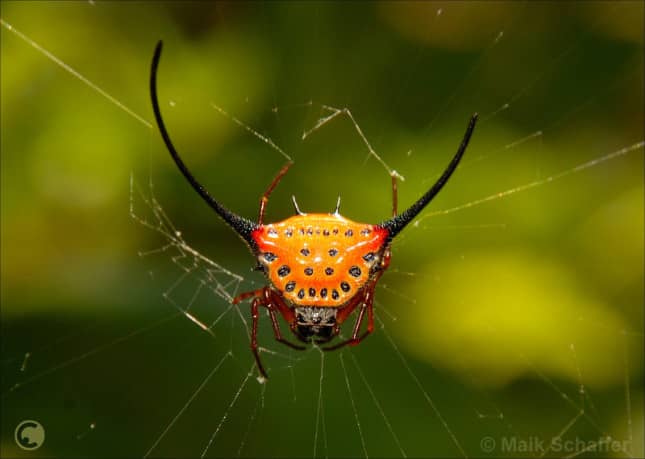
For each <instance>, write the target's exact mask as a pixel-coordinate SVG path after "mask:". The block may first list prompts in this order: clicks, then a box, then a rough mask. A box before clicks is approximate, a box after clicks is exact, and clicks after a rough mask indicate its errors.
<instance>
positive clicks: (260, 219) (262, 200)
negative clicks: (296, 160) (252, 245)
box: [258, 161, 293, 225]
mask: <svg viewBox="0 0 645 459" xmlns="http://www.w3.org/2000/svg"><path fill="white" fill-rule="evenodd" d="M291 166H293V161H289V162H288V163H287V164H285V165H284V166H282V169H280V170H279V171H278V173H277V174H276V176H275V177H274V178H273V181H272V182H271V184H270V185H269V188H267V190H266V191H265V192H264V194H263V195H262V197H261V198H260V212H259V214H258V225H262V223H263V222H264V209H265V207H266V205H267V203H268V202H269V196H271V193H273V190H274V189H275V187H276V186H278V183H280V180H282V177H284V176H285V175H286V173H287V171H288V170H289V168H290V167H291Z"/></svg>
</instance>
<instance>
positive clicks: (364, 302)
mask: <svg viewBox="0 0 645 459" xmlns="http://www.w3.org/2000/svg"><path fill="white" fill-rule="evenodd" d="M375 286H376V282H373V283H372V285H370V286H369V287H368V289H367V291H366V292H365V295H364V296H363V297H362V298H361V299H360V301H359V302H357V303H356V304H361V310H360V311H359V312H358V317H357V318H356V323H355V324H354V330H353V331H352V337H351V338H349V339H347V340H345V341H342V342H340V343H338V344H335V345H333V346H327V347H323V348H322V349H323V351H334V350H336V349H340V348H341V347H344V346H347V345H349V346H356V345H357V344H358V343H360V342H361V341H363V339H365V338H366V337H367V336H368V335H369V334H370V333H372V332H373V331H374V288H375ZM355 306H356V305H354V307H355ZM354 307H352V310H353V309H354ZM350 312H351V311H350ZM366 312H367V330H365V331H364V332H363V334H362V335H360V336H359V332H360V330H361V325H362V324H363V320H364V318H365V313H366Z"/></svg>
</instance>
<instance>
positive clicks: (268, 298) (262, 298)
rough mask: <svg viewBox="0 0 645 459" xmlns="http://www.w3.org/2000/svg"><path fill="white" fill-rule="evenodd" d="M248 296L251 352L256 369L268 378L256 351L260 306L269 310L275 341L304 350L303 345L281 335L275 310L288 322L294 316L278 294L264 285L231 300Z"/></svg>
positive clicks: (292, 319) (235, 300) (235, 302)
mask: <svg viewBox="0 0 645 459" xmlns="http://www.w3.org/2000/svg"><path fill="white" fill-rule="evenodd" d="M250 297H254V298H253V301H252V302H251V319H252V320H253V323H252V326H251V352H253V356H254V357H255V363H256V365H257V367H258V371H259V372H260V374H261V375H262V376H263V377H264V378H267V379H268V375H267V372H266V370H265V369H264V366H263V365H262V361H261V360H260V353H259V352H258V322H259V319H260V311H259V308H260V306H264V307H265V308H267V310H268V311H269V317H271V326H272V327H273V335H274V336H275V339H276V341H278V342H280V343H282V344H285V345H287V346H289V347H291V348H292V349H296V350H299V351H302V350H304V349H305V347H304V346H299V345H297V344H293V343H292V342H290V341H288V340H286V339H285V338H284V337H283V336H282V331H281V330H280V324H279V323H278V319H277V317H276V314H275V312H276V310H277V311H278V312H280V314H282V317H284V319H285V320H287V321H288V322H289V323H291V322H292V321H294V320H295V317H294V315H293V311H292V310H291V309H289V307H288V306H287V305H286V304H285V303H284V301H282V299H281V298H280V297H279V296H278V295H276V294H275V293H274V292H273V291H271V289H270V288H268V287H265V288H262V289H259V290H255V291H253V292H246V293H242V294H240V295H238V296H237V297H236V298H235V299H234V300H233V303H234V304H237V303H238V302H239V301H242V300H243V299H246V298H250Z"/></svg>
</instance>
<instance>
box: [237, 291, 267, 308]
mask: <svg viewBox="0 0 645 459" xmlns="http://www.w3.org/2000/svg"><path fill="white" fill-rule="evenodd" d="M265 289H266V287H262V288H259V289H257V290H252V291H250V292H244V293H240V294H239V295H238V296H236V297H235V298H233V301H231V303H232V304H238V303H241V302H242V301H244V300H246V299H247V298H251V297H257V298H260V297H262V295H263V294H264V290H265Z"/></svg>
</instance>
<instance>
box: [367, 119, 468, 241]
mask: <svg viewBox="0 0 645 459" xmlns="http://www.w3.org/2000/svg"><path fill="white" fill-rule="evenodd" d="M476 123H477V113H475V114H474V115H473V116H472V117H471V118H470V121H469V122H468V127H467V128H466V133H465V134H464V138H463V140H462V141H461V145H459V149H458V150H457V153H456V154H455V156H454V157H453V158H452V161H450V164H448V167H447V168H446V170H445V171H443V174H441V177H439V180H437V182H436V183H435V184H434V185H432V187H431V188H430V189H429V190H428V191H426V193H425V194H424V195H423V196H421V197H420V198H419V200H418V201H417V202H415V203H414V204H412V205H411V206H410V207H409V208H408V209H406V210H405V211H404V212H403V213H401V214H399V215H396V216H394V217H392V218H391V219H389V220H386V221H384V222H382V223H380V224H379V225H378V226H380V227H381V228H385V229H387V230H388V232H389V237H390V239H391V238H393V237H394V236H396V235H397V234H399V233H400V232H401V230H402V229H403V228H405V227H406V225H407V224H408V223H410V222H411V221H412V220H413V219H414V217H416V216H417V215H418V214H419V212H421V211H422V210H423V209H424V207H425V206H427V205H428V203H430V201H432V199H433V198H434V197H435V196H436V195H437V193H439V191H441V189H442V188H443V186H444V185H445V184H446V182H447V181H448V179H449V178H450V176H451V175H452V173H453V172H454V171H455V169H457V166H458V165H459V161H461V157H462V156H463V155H464V152H465V151H466V147H467V146H468V142H469V141H470V137H471V136H472V135H473V131H474V129H475V124H476Z"/></svg>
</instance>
